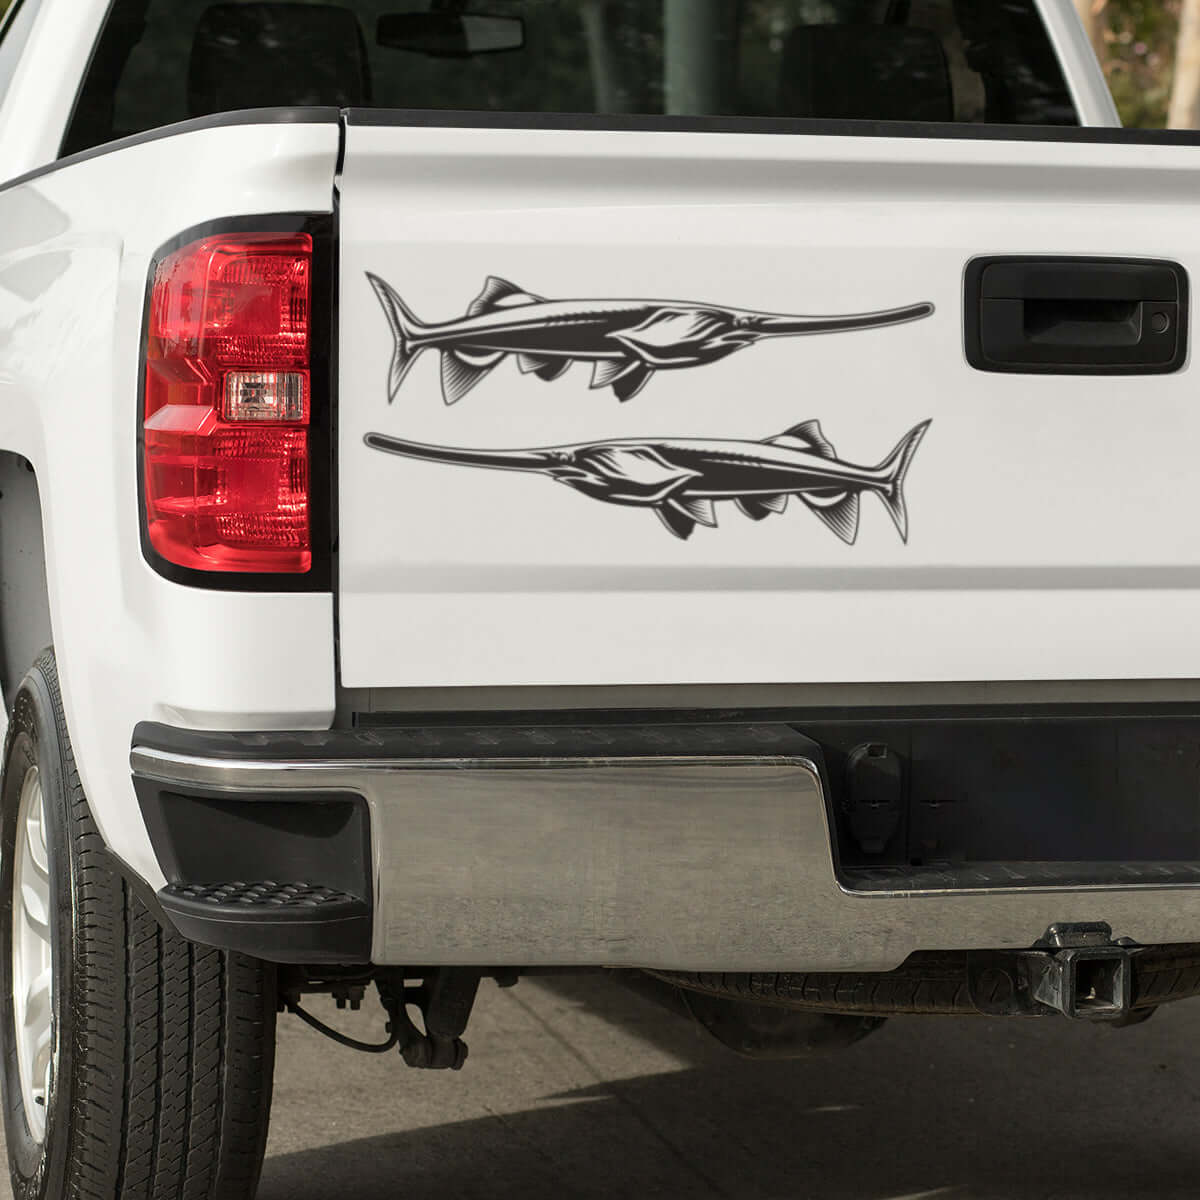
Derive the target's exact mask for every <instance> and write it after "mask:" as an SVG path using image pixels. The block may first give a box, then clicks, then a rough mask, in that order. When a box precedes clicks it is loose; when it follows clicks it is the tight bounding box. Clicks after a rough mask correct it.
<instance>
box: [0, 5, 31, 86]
mask: <svg viewBox="0 0 1200 1200" xmlns="http://www.w3.org/2000/svg"><path fill="white" fill-rule="evenodd" d="M37 10H38V0H17V4H16V7H15V9H13V10H12V11H11V12H9V13H8V15H7V18H4V17H0V104H3V103H4V97H5V95H6V94H7V92H8V85H9V84H10V83H12V79H13V76H14V75H15V74H16V71H17V60H18V59H19V58H20V57H21V51H22V50H24V49H25V43H26V42H27V41H28V40H29V31H30V30H31V29H32V28H33V18H34V17H35V16H36V15H37Z"/></svg>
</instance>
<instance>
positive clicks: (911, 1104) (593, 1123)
mask: <svg viewBox="0 0 1200 1200" xmlns="http://www.w3.org/2000/svg"><path fill="white" fill-rule="evenodd" d="M321 1011H322V1014H323V1015H325V1014H326V1013H329V1014H330V1019H331V1020H332V1019H335V1016H336V1017H341V1018H343V1027H347V1028H348V1027H350V1026H351V1021H349V1020H347V1019H346V1018H347V1014H332V1010H327V1009H324V1008H323V1009H322V1010H321ZM371 1016H372V1020H371V1021H370V1022H369V1021H366V1020H362V1019H361V1018H355V1019H354V1020H353V1027H354V1028H357V1029H358V1030H360V1032H361V1036H372V1035H373V1033H374V1030H375V1025H374V1014H373V1013H372V1014H371ZM468 1040H469V1042H470V1045H471V1051H472V1058H471V1060H470V1062H469V1063H468V1064H467V1067H466V1069H465V1070H464V1071H463V1072H462V1074H460V1075H450V1074H440V1073H439V1074H423V1073H419V1072H412V1071H405V1070H402V1069H401V1067H400V1064H399V1063H398V1061H393V1060H392V1058H391V1057H390V1056H389V1057H388V1058H387V1059H386V1060H380V1059H378V1058H369V1057H367V1056H365V1055H359V1054H352V1053H350V1052H349V1051H343V1050H340V1049H339V1048H338V1047H336V1046H334V1045H332V1044H331V1043H329V1042H327V1041H325V1040H324V1039H321V1038H319V1037H318V1036H317V1035H316V1034H313V1033H311V1032H309V1031H308V1030H307V1029H305V1028H303V1027H302V1026H300V1025H299V1023H298V1022H297V1021H296V1020H295V1018H284V1021H283V1028H282V1033H281V1036H280V1042H279V1048H280V1066H279V1072H278V1076H277V1084H276V1093H275V1095H276V1103H275V1113H274V1117H273V1124H272V1134H271V1143H270V1157H269V1160H268V1163H267V1167H266V1171H265V1174H264V1178H263V1185H262V1191H261V1197H262V1200H328V1198H329V1197H332V1196H344V1197H350V1198H353V1200H384V1198H386V1200H394V1198H395V1197H401V1196H402V1197H404V1198H405V1200H425V1198H428V1200H435V1198H436V1200H450V1198H453V1200H460V1198H461V1200H468V1198H472V1197H478V1198H480V1200H484V1198H486V1200H502V1198H506V1197H514V1198H515V1197H521V1198H522V1200H540V1198H541V1197H549V1198H553V1200H560V1198H561V1200H567V1198H575V1197H597V1198H598V1197H604V1198H605V1200H613V1198H614V1197H615V1198H623V1197H638V1198H640V1197H651V1196H664V1197H688V1198H689V1200H691V1198H703V1197H713V1196H721V1197H736V1198H738V1200H767V1198H771V1200H785V1198H786V1200H799V1198H808V1197H815V1198H825V1197H828V1198H830V1200H898V1198H900V1197H904V1198H905V1200H913V1198H916V1197H939V1198H945V1200H1034V1198H1037V1200H1051V1198H1053V1200H1085V1198H1086V1200H1095V1198H1096V1197H1099V1196H1103V1197H1106V1198H1110V1200H1111V1198H1121V1197H1138V1198H1139V1200H1140V1198H1147V1200H1148V1198H1151V1197H1153V1198H1155V1200H1163V1198H1166V1197H1189V1198H1192V1200H1194V1198H1195V1197H1196V1196H1197V1195H1198V1194H1200V1001H1193V1002H1191V1004H1190V1005H1189V1004H1187V1003H1185V1004H1183V1005H1181V1006H1178V1007H1176V1008H1175V1009H1173V1010H1172V1009H1166V1010H1163V1011H1162V1012H1160V1013H1158V1014H1157V1015H1156V1016H1155V1017H1154V1018H1153V1019H1152V1020H1151V1021H1150V1022H1149V1023H1147V1024H1145V1025H1142V1026H1139V1027H1137V1028H1134V1029H1129V1030H1122V1031H1114V1030H1108V1029H1097V1028H1091V1027H1080V1026H1073V1025H1069V1024H1068V1023H1067V1022H1065V1021H1062V1022H1059V1021H1028V1022H1002V1021H989V1020H984V1019H979V1020H969V1019H967V1020H954V1019H951V1020H937V1019H928V1020H919V1019H912V1018H907V1019H901V1020H894V1021H892V1022H891V1023H890V1024H889V1025H887V1026H885V1027H884V1028H883V1029H882V1030H881V1031H880V1032H878V1033H876V1034H875V1035H873V1036H872V1037H871V1038H869V1039H867V1040H866V1041H865V1042H862V1043H860V1044H859V1045H858V1046H856V1047H854V1048H853V1049H851V1050H849V1051H844V1052H842V1053H841V1054H839V1055H836V1056H834V1057H831V1058H823V1059H819V1060H815V1061H810V1062H802V1063H786V1064H763V1063H749V1062H743V1061H742V1060H740V1059H738V1058H736V1057H734V1056H732V1055H730V1054H729V1053H728V1052H727V1051H725V1050H723V1049H722V1048H720V1047H718V1046H715V1045H709V1044H708V1043H706V1042H705V1041H704V1040H703V1037H702V1036H701V1034H700V1033H699V1031H696V1030H693V1029H692V1028H691V1027H689V1026H688V1025H687V1024H685V1023H683V1022H682V1021H679V1020H678V1019H677V1018H674V1017H672V1016H671V1015H670V1014H669V1013H666V1012H665V1011H660V1010H659V1009H658V1008H656V1007H655V1006H653V1005H652V1004H650V1003H648V1002H646V1001H644V1000H642V999H641V998H640V997H637V996H634V995H632V994H630V993H628V992H626V991H625V990H624V989H621V988H620V987H618V986H617V985H615V984H612V983H608V982H607V981H605V980H603V979H592V978H588V979H582V978H580V979H574V980H570V981H566V982H554V983H549V982H540V983H531V982H525V983H522V984H520V986H519V987H517V988H515V989H513V990H511V991H499V990H498V989H497V988H496V987H495V985H493V984H491V983H485V984H484V987H483V990H482V992H481V999H480V1004H479V1006H478V1009H477V1012H476V1019H475V1021H474V1022H473V1025H472V1028H471V1030H470V1036H469V1038H468Z"/></svg>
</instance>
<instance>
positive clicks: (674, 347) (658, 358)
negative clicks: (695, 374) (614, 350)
mask: <svg viewBox="0 0 1200 1200" xmlns="http://www.w3.org/2000/svg"><path fill="white" fill-rule="evenodd" d="M728 326H729V321H728V319H727V318H722V316H721V315H720V314H718V313H716V312H712V311H709V310H706V309H690V308H660V309H659V310H658V311H657V312H655V313H653V314H651V315H650V316H649V317H647V318H646V319H645V320H644V321H643V322H642V323H641V324H640V325H637V326H635V327H634V328H633V329H627V330H625V331H624V332H622V333H614V334H613V335H612V337H613V339H614V340H615V341H618V342H620V343H621V344H622V345H623V346H628V347H629V349H631V350H632V351H633V352H634V353H635V354H636V355H637V356H638V358H640V359H643V360H644V361H645V362H648V363H650V364H651V365H652V366H671V365H679V364H680V363H681V362H685V363H686V362H692V361H694V360H695V357H696V351H697V349H698V348H699V347H700V346H702V345H703V343H704V342H705V341H706V340H707V339H708V338H710V337H712V336H713V335H714V334H718V333H721V332H723V331H724V330H725V329H727V328H728ZM670 351H674V353H669V352H670Z"/></svg>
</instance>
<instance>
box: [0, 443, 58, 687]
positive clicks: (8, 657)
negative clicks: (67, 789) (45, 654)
mask: <svg viewBox="0 0 1200 1200" xmlns="http://www.w3.org/2000/svg"><path fill="white" fill-rule="evenodd" d="M52 640H53V638H52V636H51V625H50V596H49V588H48V586H47V581H46V542H45V535H44V532H43V525H42V501H41V493H40V490H39V488H38V479H37V474H36V472H35V470H34V467H33V464H32V463H31V462H30V461H29V460H28V459H27V458H25V457H23V456H22V455H20V454H16V453H13V452H12V451H9V450H0V687H2V688H3V692H4V703H5V710H6V711H7V710H8V709H9V708H10V707H11V705H12V701H13V697H14V696H15V695H16V691H17V688H18V687H19V686H20V683H21V679H22V678H23V677H24V675H25V672H26V671H27V670H28V669H29V667H30V666H31V665H32V664H33V661H34V660H35V659H36V658H37V656H38V654H39V653H40V652H41V651H42V650H43V649H45V647H46V646H48V645H50V644H51V642H52Z"/></svg>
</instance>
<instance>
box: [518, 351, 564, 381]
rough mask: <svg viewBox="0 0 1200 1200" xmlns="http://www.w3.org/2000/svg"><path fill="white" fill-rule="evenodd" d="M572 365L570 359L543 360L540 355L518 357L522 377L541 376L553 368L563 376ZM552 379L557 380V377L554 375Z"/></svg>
mask: <svg viewBox="0 0 1200 1200" xmlns="http://www.w3.org/2000/svg"><path fill="white" fill-rule="evenodd" d="M564 364H565V365H564ZM570 365H571V360H570V359H569V358H568V359H562V358H543V357H542V356H541V355H538V354H518V355H517V368H518V370H519V371H520V372H521V374H522V375H541V373H542V372H543V371H548V370H550V369H552V368H553V369H554V370H555V371H556V372H558V374H561V373H562V372H563V371H565V370H566V369H567V367H569V366H570ZM551 378H552V379H554V378H557V375H552V376H551Z"/></svg>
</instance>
